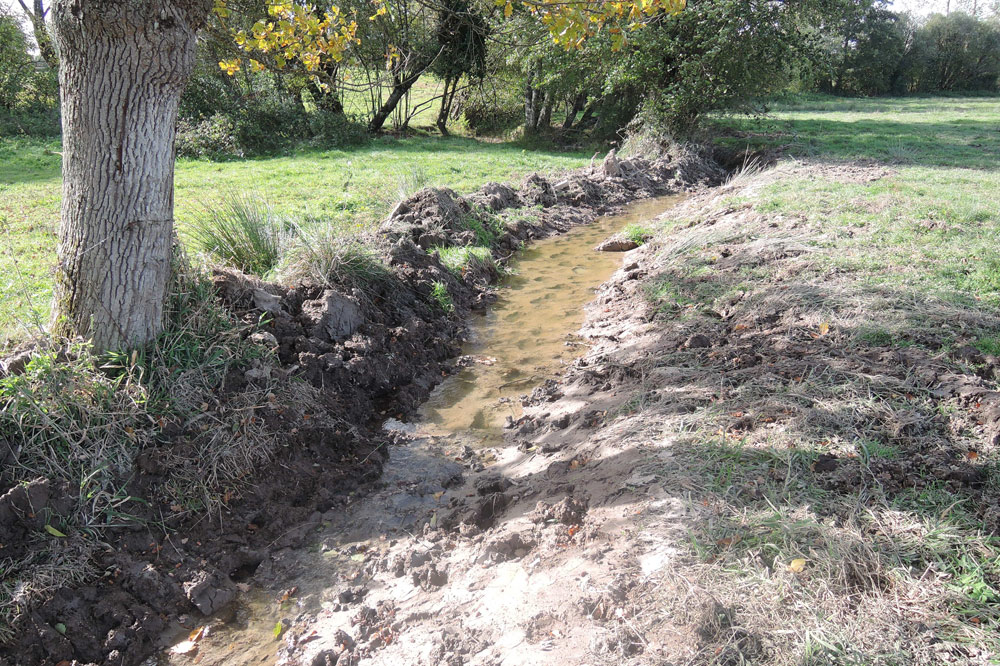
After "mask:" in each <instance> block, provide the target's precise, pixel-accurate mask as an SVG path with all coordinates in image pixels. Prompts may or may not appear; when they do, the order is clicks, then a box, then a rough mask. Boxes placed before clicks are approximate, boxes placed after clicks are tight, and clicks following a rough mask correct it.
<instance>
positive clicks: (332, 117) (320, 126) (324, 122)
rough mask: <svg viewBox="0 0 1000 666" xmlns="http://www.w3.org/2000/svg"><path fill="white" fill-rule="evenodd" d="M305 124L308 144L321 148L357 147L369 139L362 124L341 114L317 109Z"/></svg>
mask: <svg viewBox="0 0 1000 666" xmlns="http://www.w3.org/2000/svg"><path fill="white" fill-rule="evenodd" d="M307 123H308V125H309V135H310V136H311V137H312V138H311V139H310V143H312V144H314V145H317V146H321V147H323V148H346V147H349V146H359V145H361V144H363V143H365V142H367V141H368V139H369V138H371V137H370V135H369V134H368V131H367V130H366V129H365V126H364V124H362V123H359V122H357V121H356V120H353V119H351V118H348V117H347V116H346V115H344V114H343V113H334V112H331V111H324V110H322V109H319V110H316V111H313V112H311V113H309V114H308V115H307Z"/></svg>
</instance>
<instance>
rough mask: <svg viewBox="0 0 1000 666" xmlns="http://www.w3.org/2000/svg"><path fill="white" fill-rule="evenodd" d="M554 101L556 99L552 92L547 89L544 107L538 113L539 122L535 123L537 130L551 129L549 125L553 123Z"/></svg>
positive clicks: (543, 101) (543, 100)
mask: <svg viewBox="0 0 1000 666" xmlns="http://www.w3.org/2000/svg"><path fill="white" fill-rule="evenodd" d="M553 103H554V101H553V98H552V93H551V92H549V91H548V90H546V91H545V96H544V97H543V98H542V109H541V111H540V112H539V114H538V123H537V124H536V125H535V131H536V132H540V131H542V130H547V129H549V126H550V125H551V124H552V105H553Z"/></svg>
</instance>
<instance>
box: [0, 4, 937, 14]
mask: <svg viewBox="0 0 1000 666" xmlns="http://www.w3.org/2000/svg"><path fill="white" fill-rule="evenodd" d="M11 1H13V0H11ZM947 4H948V3H947V0H893V3H892V8H893V9H894V10H896V11H904V12H906V11H908V12H913V13H914V14H917V15H921V16H923V15H927V14H933V13H934V12H940V13H942V14H944V10H945V7H946V6H947ZM951 4H952V5H954V4H956V3H955V2H954V1H953V2H952V3H951Z"/></svg>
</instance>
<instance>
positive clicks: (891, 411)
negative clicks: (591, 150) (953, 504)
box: [279, 164, 1000, 666]
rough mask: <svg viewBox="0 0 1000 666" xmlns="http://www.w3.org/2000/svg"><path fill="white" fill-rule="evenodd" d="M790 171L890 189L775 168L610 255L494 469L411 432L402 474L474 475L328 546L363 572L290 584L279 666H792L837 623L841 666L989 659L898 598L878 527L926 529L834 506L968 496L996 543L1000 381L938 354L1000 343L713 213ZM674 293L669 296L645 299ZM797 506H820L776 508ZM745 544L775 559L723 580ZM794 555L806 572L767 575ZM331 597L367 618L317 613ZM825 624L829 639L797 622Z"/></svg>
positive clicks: (754, 560) (942, 309) (351, 520)
mask: <svg viewBox="0 0 1000 666" xmlns="http://www.w3.org/2000/svg"><path fill="white" fill-rule="evenodd" d="M788 168H792V169H804V170H806V173H807V174H818V172H817V171H815V170H816V169H820V170H823V177H828V176H831V175H832V176H835V177H839V178H844V179H851V180H852V181H860V182H869V181H871V180H876V179H878V178H883V177H885V176H887V175H889V173H890V172H889V171H888V170H886V169H884V168H882V167H879V166H877V165H875V166H867V165H849V168H845V170H844V171H843V172H837V173H832V172H831V170H835V168H836V167H832V166H829V165H825V166H816V165H801V164H799V165H794V166H792V167H787V166H781V167H780V168H779V169H777V170H775V172H774V173H770V174H768V173H765V174H761V175H760V176H759V177H756V178H755V179H752V180H750V181H749V182H747V181H744V183H743V184H742V185H731V186H729V187H726V188H723V189H721V190H719V191H710V192H707V193H704V194H701V195H695V196H694V197H692V198H690V199H689V200H688V201H687V202H685V203H684V204H681V208H680V209H678V210H675V211H673V212H672V215H673V216H676V217H679V218H684V219H691V220H694V222H692V223H691V224H690V225H688V226H686V227H681V228H678V229H676V230H675V231H674V232H673V233H672V234H670V235H668V236H666V238H665V239H664V240H661V241H660V242H658V243H657V244H655V245H649V246H646V247H644V248H642V249H639V250H637V251H636V252H634V253H632V254H630V255H627V257H626V258H625V265H624V266H623V268H622V269H621V270H620V271H619V272H618V273H616V275H615V276H614V277H613V278H612V280H611V281H609V282H608V283H607V284H606V285H605V286H604V287H603V288H602V289H601V291H600V293H599V295H598V298H597V300H596V301H595V302H594V303H593V304H592V305H591V306H590V308H589V314H588V318H587V322H586V324H585V327H584V330H583V332H584V334H585V335H586V336H587V337H589V338H590V339H591V341H592V343H593V346H592V347H591V349H590V351H589V352H588V353H587V354H586V355H585V356H584V357H583V358H581V359H580V360H578V361H577V362H576V363H575V364H574V365H573V366H572V367H571V368H570V369H569V370H568V372H567V373H566V375H565V376H564V377H563V378H562V379H561V380H560V381H551V382H547V383H546V384H545V385H544V386H541V387H539V388H538V389H536V390H535V391H534V393H533V394H532V395H531V396H529V397H527V398H526V399H525V400H524V403H525V407H526V415H525V417H524V418H523V419H521V420H519V421H518V422H516V423H512V424H511V426H510V431H509V441H508V444H509V446H508V447H506V448H505V449H502V450H495V451H489V452H482V453H481V454H480V455H479V456H477V455H474V454H473V452H472V451H470V450H468V449H464V450H463V448H462V446H461V445H460V443H456V442H449V441H447V440H444V441H434V440H426V439H421V438H419V437H417V438H414V437H413V436H409V435H407V436H401V437H400V440H399V443H400V444H404V445H405V447H406V450H407V451H410V452H411V455H418V456H423V455H427V456H429V457H434V456H442V455H443V456H446V457H447V458H450V459H452V460H454V461H457V463H458V464H461V465H462V468H463V470H464V481H463V482H462V483H458V484H454V483H451V484H447V485H433V484H432V485H431V486H430V487H424V488H423V490H420V491H417V488H419V487H421V481H420V480H421V479H424V478H427V475H424V474H420V473H417V474H416V475H414V476H412V477H410V481H409V482H401V483H399V484H398V485H397V488H395V489H387V490H385V491H382V492H383V493H385V494H384V495H380V496H378V497H375V498H374V499H376V500H377V501H375V502H374V503H373V506H372V507H369V508H368V509H367V510H366V509H365V508H363V506H362V505H363V503H361V505H358V506H356V507H355V508H354V510H355V511H357V512H358V513H357V514H350V513H348V514H347V515H345V516H344V517H342V519H341V521H342V522H338V523H336V524H334V525H333V526H332V527H331V529H330V530H329V531H328V532H326V535H325V536H324V539H326V540H328V541H329V542H330V544H331V545H330V547H331V549H332V550H331V551H330V552H343V553H344V554H348V553H354V552H359V551H360V552H364V553H365V560H366V561H365V562H364V563H362V564H358V565H357V566H355V567H354V568H348V570H347V572H346V573H345V572H344V570H343V569H340V570H338V573H337V574H336V575H333V574H329V573H326V572H323V571H320V572H319V573H317V574H316V576H315V577H313V578H311V579H310V580H309V581H308V585H306V586H305V587H302V586H300V588H299V589H300V590H303V589H304V590H307V591H305V592H303V602H302V607H303V608H305V609H306V610H305V612H303V613H302V614H300V615H299V616H298V617H297V618H295V620H294V622H293V624H292V625H291V628H290V630H289V631H288V633H287V634H286V635H285V636H284V639H283V641H282V645H281V647H280V650H279V663H280V664H282V666H306V665H310V666H311V665H317V666H323V665H324V664H340V665H343V664H356V663H360V664H386V665H389V664H404V663H405V664H413V665H421V666H423V665H428V666H440V665H442V664H443V665H458V664H463V665H464V664H476V665H487V664H490V665H492V664H505V665H516V664H525V665H527V664H591V663H618V664H633V665H639V664H644V665H645V664H650V665H651V664H673V663H684V664H738V663H781V664H785V663H788V664H791V663H802V661H801V653H796V652H795V650H794V648H795V646H796V645H799V644H797V643H796V641H797V640H798V639H800V638H801V636H800V634H799V632H808V631H815V632H821V633H822V632H824V631H829V625H836V627H835V628H836V631H837V634H836V635H837V636H839V637H842V638H841V639H840V640H844V641H846V648H845V649H846V650H848V651H849V652H848V654H850V655H851V656H852V658H854V659H855V660H856V661H855V662H854V663H883V661H881V658H882V656H883V655H884V654H885V653H884V650H885V646H886V645H887V644H891V645H892V646H893V648H894V649H896V650H899V651H900V652H899V654H901V655H905V656H904V657H900V658H901V659H904V660H905V661H906V663H927V664H937V663H974V664H979V663H984V664H985V663H990V662H989V658H990V655H989V654H986V653H985V652H983V651H981V650H979V648H977V647H976V646H975V644H974V643H973V642H971V641H970V642H967V643H966V642H963V641H955V640H949V639H947V638H946V637H945V634H944V627H945V623H946V622H947V621H949V620H948V619H947V616H948V615H949V613H952V612H953V611H951V610H950V608H949V606H948V603H947V601H945V603H940V601H941V600H940V599H936V598H935V597H934V595H935V594H937V591H936V590H937V589H940V588H935V591H932V589H931V588H932V587H934V586H935V585H937V584H938V583H939V582H940V580H939V579H937V580H935V577H934V576H932V575H931V574H926V576H925V577H924V578H923V579H920V577H919V576H914V578H913V581H914V584H913V585H912V586H910V585H909V583H905V584H904V583H903V582H900V580H899V578H898V576H896V574H895V573H894V572H893V570H892V568H891V566H886V564H885V560H884V559H883V557H882V554H881V553H880V552H879V551H880V550H881V549H883V548H888V546H887V545H886V543H887V540H888V539H889V538H890V533H891V530H893V529H899V530H901V532H903V533H904V535H903V536H904V537H905V536H906V534H905V533H906V532H908V531H910V530H914V529H916V528H915V527H914V526H913V525H912V524H910V523H908V522H907V521H905V520H901V521H900V524H899V525H898V526H893V525H892V524H890V523H891V521H892V520H893V519H894V518H893V516H894V514H893V512H892V511H889V512H887V513H886V514H885V515H884V516H882V517H881V518H880V519H879V520H874V521H872V522H871V523H866V524H863V525H859V524H857V523H856V522H855V520H856V516H851V515H848V514H847V513H839V512H838V511H839V510H840V509H841V508H843V504H844V503H846V504H853V503H854V502H855V499H854V498H855V497H860V498H861V500H860V501H862V502H868V506H867V507H866V506H862V507H861V513H864V511H865V510H866V509H870V510H871V511H872V512H873V515H875V514H874V512H876V511H877V510H878V509H879V508H880V507H883V506H886V505H889V506H892V505H893V504H892V503H893V502H894V501H895V500H896V499H900V498H904V497H907V496H915V497H919V496H920V495H921V493H923V492H925V491H926V492H930V491H931V490H932V489H937V491H943V492H946V493H950V494H951V495H952V496H953V497H955V498H956V499H958V498H960V497H966V498H971V499H973V500H974V501H973V502H971V504H972V505H974V506H976V507H977V510H978V511H979V515H978V518H979V519H980V520H981V521H982V523H983V525H984V529H986V530H989V531H991V532H992V533H993V534H996V533H997V532H998V531H1000V525H998V522H997V516H998V514H997V507H998V499H1000V498H998V497H997V495H996V492H997V491H996V488H995V487H992V486H990V485H988V484H986V483H985V478H984V477H985V470H984V466H985V465H986V464H988V463H985V462H984V460H990V459H992V458H994V456H995V453H996V450H995V449H996V446H997V440H998V422H1000V412H998V411H997V410H996V400H997V398H1000V393H998V392H997V385H996V376H995V373H996V371H997V370H996V369H997V367H998V362H997V359H995V358H992V357H989V356H988V355H984V354H982V353H980V352H978V351H976V350H974V349H972V348H971V347H970V346H968V345H966V344H964V343H963V341H962V340H961V339H959V340H958V342H957V344H955V345H954V346H953V347H951V348H948V349H943V348H941V347H940V344H941V343H940V339H941V332H942V331H946V330H949V329H951V330H966V331H974V330H977V327H987V328H996V326H997V325H998V323H1000V322H998V321H996V317H995V314H993V313H990V312H989V311H986V310H971V309H963V308H959V307H952V306H947V305H945V304H941V303H936V304H934V305H933V307H924V308H922V309H921V310H920V311H919V312H914V311H913V308H914V300H913V298H912V296H909V295H898V294H892V293H887V292H886V291H885V290H881V291H880V290H869V289H864V288H862V287H861V286H860V285H858V284H857V283H856V282H854V281H853V280H852V279H851V277H850V276H844V275H841V274H838V273H834V274H827V273H825V272H823V271H820V272H810V271H812V270H814V268H815V265H816V264H815V262H814V261H813V259H814V257H812V256H810V250H809V248H810V247H811V246H810V244H808V243H807V242H806V240H808V238H809V237H810V235H811V234H815V233H817V232H816V230H815V229H810V228H809V227H808V226H807V225H805V224H804V222H803V220H800V219H790V218H782V217H780V216H775V215H773V214H766V213H761V212H759V211H756V210H754V209H753V207H752V206H745V207H739V208H733V207H729V206H726V205H723V199H724V198H725V197H727V196H729V195H732V194H734V193H738V192H739V191H740V190H741V189H742V188H743V187H746V188H748V191H752V188H754V187H760V186H761V185H762V184H765V183H767V182H769V181H768V179H774V178H782V177H785V176H787V173H788V172H787V169H788ZM797 175H801V174H797ZM706 266H708V268H707V269H706V268H705V267H706ZM692 268H700V269H702V270H692ZM750 268H753V269H756V270H755V271H754V272H753V273H750V275H752V276H753V277H752V279H747V275H748V269H750ZM664 284H669V285H670V286H671V291H670V294H671V296H670V297H665V296H659V297H655V296H654V295H655V294H662V293H663V290H662V289H660V287H662V286H663V285H664ZM872 299H875V300H874V301H873V300H872ZM873 318H876V319H877V320H878V321H880V322H882V323H883V324H884V323H886V322H887V321H890V320H892V319H894V318H902V319H907V318H909V319H912V321H913V325H912V326H911V329H910V332H909V335H910V336H911V338H912V339H913V341H914V343H915V344H911V345H905V346H902V347H900V346H899V345H889V344H884V345H879V344H877V343H876V342H872V341H871V340H869V339H867V338H864V337H861V338H859V337H858V335H857V334H858V332H859V331H864V330H866V329H865V327H866V326H867V325H869V324H870V323H871V321H872V319H873ZM959 322H961V323H959ZM970 335H971V333H970ZM797 450H801V453H797V452H796V451H797ZM420 452H422V453H420ZM859 452H860V453H859ZM971 454H975V455H971ZM479 457H485V458H486V459H487V462H488V463H490V464H487V465H486V466H484V465H483V461H482V460H480V459H479ZM392 465H393V462H392V461H390V463H389V467H390V468H392ZM806 486H808V487H810V488H812V489H814V490H813V491H810V492H815V493H817V494H813V495H807V496H808V497H809V498H811V499H815V498H816V497H819V498H820V499H822V500H824V502H825V503H820V504H817V506H816V507H813V506H810V505H808V504H806V505H802V506H792V507H780V508H779V507H777V506H775V504H772V502H779V503H780V499H781V498H782V497H789V496H791V497H797V496H796V495H795V493H796V492H799V489H801V488H803V487H806ZM859 490H860V493H859ZM803 492H804V491H803ZM408 494H410V495H409V496H410V497H417V496H419V497H421V498H422V499H421V500H420V502H419V508H418V509H417V510H415V511H414V512H413V513H411V514H409V518H408V521H409V522H407V523H406V524H405V525H402V524H400V523H399V522H396V521H390V522H392V525H391V526H385V527H383V528H372V522H373V521H371V520H370V519H366V511H375V510H378V511H384V512H386V513H388V514H389V515H392V513H393V511H392V508H391V507H392V506H393V502H392V501H391V500H390V498H392V497H397V498H398V497H400V496H401V495H402V496H407V495H408ZM776 498H777V499H776ZM838 498H844V500H845V502H840V500H839V499H838ZM414 501H416V500H414ZM407 505H409V504H407ZM824 507H826V508H829V509H830V510H831V513H829V514H823V513H822V512H823V510H824ZM781 511H787V512H788V516H789V517H788V519H787V522H779V520H778V518H777V517H776V515H777V514H778V513H779V512H781ZM896 513H897V514H898V513H899V512H896ZM938 514H940V511H937V512H936V514H935V516H933V518H939V517H940V516H939V515H938ZM758 515H763V516H764V518H760V519H759V520H761V521H762V523H761V524H760V525H754V524H753V522H752V520H754V519H755V517H756V516H758ZM896 519H898V516H897V518H896ZM358 524H367V525H368V526H369V527H368V529H365V530H361V531H353V532H352V530H351V526H356V525H358ZM720 528H722V529H723V531H720ZM725 530H728V531H725ZM880 530H882V531H880ZM898 536H899V535H896V537H898ZM909 538H913V537H912V535H911V536H910V537H909ZM741 539H742V540H745V541H747V542H749V541H754V540H760V541H761V542H762V543H764V544H765V546H770V548H768V547H760V548H752V547H750V546H747V549H748V550H747V551H746V552H747V553H748V554H747V555H746V559H745V560H740V559H734V558H736V556H735V555H733V553H734V552H735V551H737V550H738V548H739V547H741V546H742V544H741ZM769 539H771V540H777V541H776V542H774V541H768V540H769ZM786 539H787V540H788V541H789V542H792V543H795V544H796V547H801V548H803V549H806V552H805V553H804V554H803V555H801V557H803V558H807V559H803V560H802V561H801V562H800V563H798V564H796V563H795V561H793V560H789V559H782V558H783V557H789V556H788V555H787V554H786V552H785V551H781V552H780V553H777V554H776V552H775V551H778V550H780V549H781V548H782V547H783V546H784V545H785V544H784V541H783V540H786ZM797 539H798V541H796V540H797ZM810 548H811V549H813V550H811V551H810V550H808V549H810ZM907 548H911V549H912V548H915V546H912V545H911V546H907ZM824 553H827V555H824ZM792 557H800V555H794V556H792ZM892 566H898V564H894V565H892ZM758 568H759V569H761V571H762V572H761V573H760V574H759V576H760V578H756V577H755V575H757V574H753V573H750V571H752V570H756V569H758ZM290 571H291V570H290ZM734 572H735V573H734ZM741 572H743V573H741ZM741 575H743V576H745V577H742V578H741V577H740V576H741ZM337 576H340V577H341V579H342V580H343V581H344V582H343V583H339V584H340V585H343V584H345V583H346V582H349V583H350V584H351V585H360V586H362V587H364V588H365V589H367V592H366V595H365V597H364V599H363V600H360V599H359V600H358V601H357V602H356V603H355V604H353V605H350V606H349V607H335V606H330V605H328V604H323V603H322V600H323V599H324V598H331V597H333V596H334V595H335V594H336V590H337V589H338V587H337V585H338V583H337V582H336V581H337ZM727 576H735V577H736V579H735V581H736V582H734V579H733V578H726V577H727ZM293 577H294V574H293ZM293 579H294V578H293ZM360 607H367V609H368V610H366V611H365V613H366V614H367V615H372V614H373V613H374V614H375V615H372V616H373V617H374V616H376V615H377V616H378V617H382V616H383V615H381V614H379V613H380V612H379V610H378V609H379V608H391V609H392V614H391V618H389V619H387V620H386V621H384V622H383V624H382V625H380V626H382V627H383V629H382V631H381V633H378V634H377V636H376V638H374V639H372V638H370V636H371V635H372V634H371V632H369V630H368V629H367V628H365V627H364V626H358V625H355V624H353V617H355V616H354V615H353V614H354V613H357V612H358V608H360ZM817 614H818V615H821V616H822V617H824V618H825V621H826V622H827V623H828V624H827V625H824V626H819V627H816V626H814V624H813V623H814V621H815V615H817ZM915 618H918V619H915ZM977 624H978V620H976V621H975V622H973V623H971V624H969V623H968V622H966V626H975V625H977ZM345 637H346V638H348V639H350V640H349V641H347V640H344V638H345ZM799 646H800V645H799ZM814 649H821V650H825V649H826V648H815V646H814ZM819 654H820V656H819V657H817V658H818V659H819V660H823V659H825V658H826V657H829V658H830V662H831V663H835V662H836V656H837V653H835V652H822V651H821V652H820V653H819ZM892 656H893V655H890V658H892ZM886 663H888V662H886ZM893 663H898V662H893Z"/></svg>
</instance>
